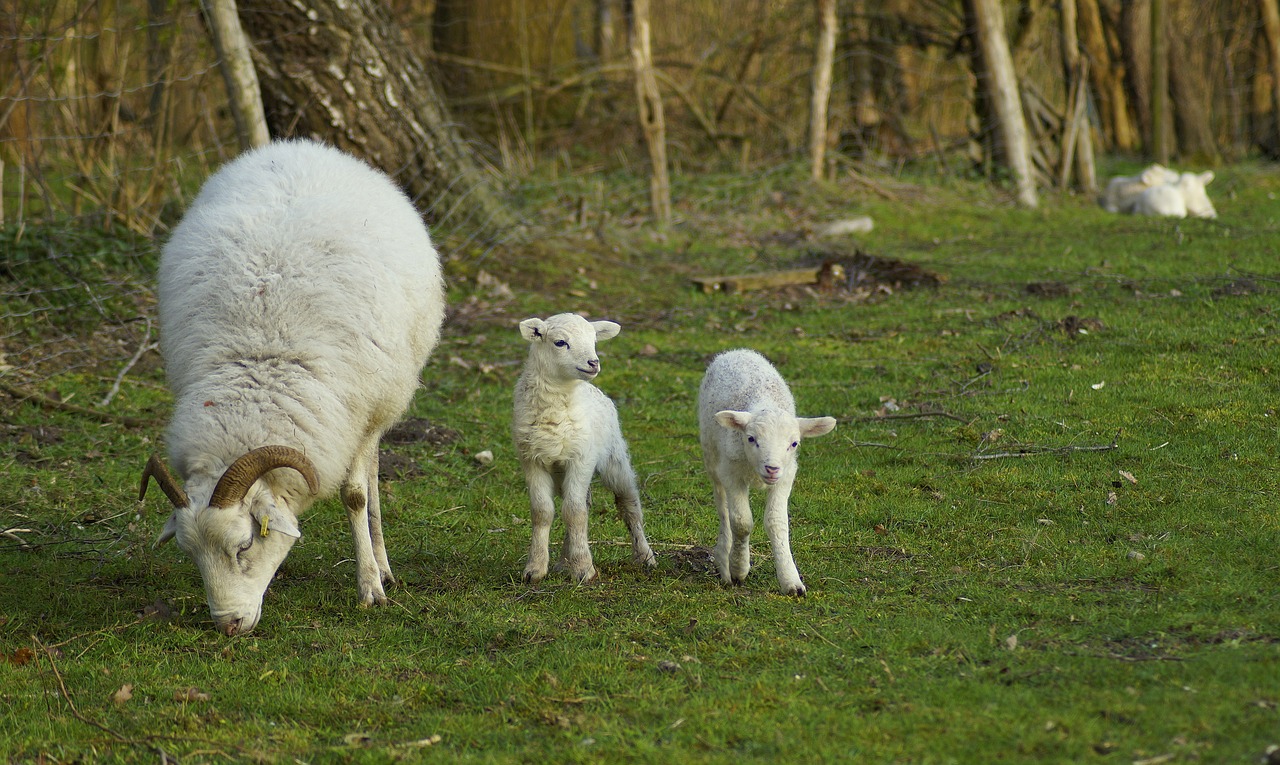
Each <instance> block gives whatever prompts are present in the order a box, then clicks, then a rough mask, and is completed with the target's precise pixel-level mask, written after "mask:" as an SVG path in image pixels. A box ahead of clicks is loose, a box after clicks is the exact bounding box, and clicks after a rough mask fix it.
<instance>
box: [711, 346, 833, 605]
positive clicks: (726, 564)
mask: <svg viewBox="0 0 1280 765" xmlns="http://www.w3.org/2000/svg"><path fill="white" fill-rule="evenodd" d="M835 426H836V421H835V418H834V417H812V418H810V417H797V416H796V407H795V401H794V399H793V398H792V397H791V390H790V389H789V388H788V387H787V383H786V381H785V380H783V379H782V375H780V374H778V370H776V369H774V368H773V365H772V364H770V363H769V362H768V361H767V360H766V359H765V358H764V356H761V355H760V354H759V353H756V352H755V351H750V350H736V351H726V352H725V353H722V354H720V355H719V356H716V357H715V358H714V359H713V360H712V361H711V364H710V365H709V366H708V367H707V373H706V376H705V377H703V378H702V387H701V389H700V390H699V392H698V430H699V436H700V440H701V441H702V460H703V463H704V464H705V465H706V467H707V472H708V473H709V474H710V475H711V486H712V490H713V492H714V495H715V503H716V510H717V511H718V512H719V514H720V537H719V539H718V540H717V541H716V546H715V550H714V553H713V554H714V557H715V561H716V568H717V569H718V570H719V572H720V579H721V581H723V582H724V583H725V584H731V583H732V584H741V583H742V582H743V580H745V579H746V578H747V573H748V572H749V571H750V570H751V548H750V543H751V529H752V527H753V526H754V521H753V520H752V517H751V504H750V497H749V489H752V488H759V487H762V486H767V487H768V490H769V491H768V495H767V496H766V498H765V507H764V526H765V530H766V531H767V532H768V534H769V544H770V545H771V546H772V547H773V562H774V566H775V568H776V569H777V575H778V587H779V588H781V590H782V592H783V594H784V595H804V594H805V586H804V583H803V582H802V581H801V580H800V572H799V571H797V570H796V563H795V560H794V559H793V558H792V557H791V540H790V530H789V520H788V517H787V500H788V498H789V497H790V496H791V485H792V483H793V482H794V481H795V478H796V450H797V449H799V448H800V440H801V439H803V438H812V437H813V436H821V435H824V434H826V433H830V432H831V430H832V429H833V428H835Z"/></svg>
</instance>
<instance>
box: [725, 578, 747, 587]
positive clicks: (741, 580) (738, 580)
mask: <svg viewBox="0 0 1280 765" xmlns="http://www.w3.org/2000/svg"><path fill="white" fill-rule="evenodd" d="M746 581H747V578H746V577H745V576H735V577H733V578H732V579H730V580H729V584H732V585H733V586H734V587H741V586H742V585H743V584H744V583H746Z"/></svg>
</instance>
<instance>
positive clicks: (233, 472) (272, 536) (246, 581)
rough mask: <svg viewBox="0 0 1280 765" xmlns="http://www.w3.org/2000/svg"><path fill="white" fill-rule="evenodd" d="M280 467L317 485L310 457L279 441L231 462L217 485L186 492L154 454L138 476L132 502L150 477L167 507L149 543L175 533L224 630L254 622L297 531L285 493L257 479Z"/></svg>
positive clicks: (239, 630) (245, 628)
mask: <svg viewBox="0 0 1280 765" xmlns="http://www.w3.org/2000/svg"><path fill="white" fill-rule="evenodd" d="M282 467H288V468H292V469H294V470H296V471H298V473H299V474H301V475H302V477H303V478H304V479H305V480H306V482H307V488H308V489H309V490H310V491H311V493H312V494H314V493H315V492H316V491H317V490H318V488H319V484H318V481H317V478H316V471H315V467H314V466H313V465H312V464H311V461H310V460H309V459H307V458H306V456H304V455H303V454H302V453H301V452H299V451H297V450H296V449H291V448H289V447H284V446H264V447H261V448H259V449H254V450H253V451H251V452H249V453H248V454H246V455H244V456H243V457H240V458H239V459H238V460H236V461H235V462H233V463H232V464H231V465H230V466H229V467H228V468H227V469H226V470H225V471H224V472H223V473H222V476H221V477H220V478H218V479H217V482H216V483H215V482H214V481H212V480H205V479H200V478H195V479H193V481H192V484H191V494H190V496H188V494H187V492H186V491H184V490H183V488H182V487H181V486H180V485H179V484H178V482H177V481H175V480H174V478H173V476H172V475H171V474H170V473H169V471H168V469H167V468H165V466H164V463H163V462H162V461H161V460H160V458H159V457H157V456H152V457H151V460H150V461H149V462H148V463H147V467H146V470H144V471H143V474H142V485H141V486H140V487H139V490H138V500H139V501H142V498H143V496H144V495H145V494H146V491H147V484H148V481H149V480H150V479H151V478H155V479H156V482H157V483H158V484H159V485H160V489H161V490H162V491H163V492H164V493H165V496H167V497H168V498H169V501H170V502H171V503H173V506H174V510H173V514H172V515H170V516H169V520H168V521H167V522H166V523H165V525H164V530H163V531H162V532H160V537H159V539H157V540H156V544H157V545H159V544H163V543H165V542H167V541H169V540H170V539H175V540H177V543H178V546H179V547H181V548H182V550H183V552H185V553H186V554H187V555H189V556H191V559H192V560H194V561H195V563H196V567H197V568H199V569H200V576H201V578H202V579H203V580H204V589H205V596H206V598H207V599H208V602H209V611H210V613H211V614H212V616H213V621H214V624H215V625H216V626H217V628H218V631H219V632H223V633H225V634H227V635H237V634H244V633H247V632H249V631H250V630H252V629H253V628H254V627H256V626H257V624H258V620H259V619H260V618H261V617H262V596H263V595H264V594H265V593H266V591H267V585H269V584H270V583H271V579H272V577H274V576H275V573H276V569H278V568H279V567H280V564H281V563H282V562H283V561H284V559H285V556H286V555H288V554H289V550H290V548H292V547H293V543H294V542H296V541H297V540H298V538H299V537H301V536H302V532H300V531H299V530H298V525H297V518H296V517H295V516H294V513H293V511H292V510H291V509H290V508H289V504H288V502H287V501H286V499H285V498H284V497H280V496H276V495H275V494H274V493H273V492H272V490H271V489H270V488H269V487H268V485H267V483H266V482H265V481H259V480H258V479H259V478H261V477H263V476H264V475H266V474H267V473H268V472H269V471H271V470H274V469H276V468H282Z"/></svg>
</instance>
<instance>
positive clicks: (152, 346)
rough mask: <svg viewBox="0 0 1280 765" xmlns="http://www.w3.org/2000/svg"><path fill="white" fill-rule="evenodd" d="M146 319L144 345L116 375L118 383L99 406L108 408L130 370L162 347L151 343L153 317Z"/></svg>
mask: <svg viewBox="0 0 1280 765" xmlns="http://www.w3.org/2000/svg"><path fill="white" fill-rule="evenodd" d="M146 319H147V332H146V334H145V335H143V336H142V344H141V345H139V346H138V350H137V351H135V352H134V354H133V358H131V359H129V363H127V364H125V365H124V369H121V370H120V374H118V375H116V381H115V382H114V383H112V385H111V390H110V391H108V392H107V395H106V396H105V397H104V398H103V399H102V400H101V401H99V402H98V406H107V405H108V404H110V403H111V399H113V398H115V397H116V394H117V393H119V392H120V383H121V382H122V381H123V380H124V376H125V375H127V374H128V373H129V370H130V369H133V365H134V364H137V363H138V360H139V359H141V358H142V354H144V353H146V352H147V351H153V350H155V349H156V348H159V347H160V344H159V343H153V342H151V317H150V316H148V317H146Z"/></svg>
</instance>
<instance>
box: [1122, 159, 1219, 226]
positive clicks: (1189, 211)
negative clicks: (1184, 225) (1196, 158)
mask: <svg viewBox="0 0 1280 765" xmlns="http://www.w3.org/2000/svg"><path fill="white" fill-rule="evenodd" d="M1212 181H1213V172H1212V171H1208V172H1204V173H1183V174H1182V175H1180V176H1178V178H1177V179H1176V180H1174V181H1172V182H1169V183H1164V184H1161V185H1159V186H1152V187H1151V188H1149V189H1146V190H1144V191H1143V192H1142V193H1141V194H1140V195H1139V196H1138V199H1137V201H1136V202H1134V205H1133V212H1134V213H1136V214H1138V215H1164V216H1168V217H1172V218H1185V217H1187V216H1188V215H1190V216H1191V217H1193V218H1216V217H1218V211H1217V210H1215V209H1214V208H1213V203H1212V202H1210V201H1209V195H1208V193H1207V192H1206V191H1205V186H1208V185H1209V183H1211V182H1212Z"/></svg>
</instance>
